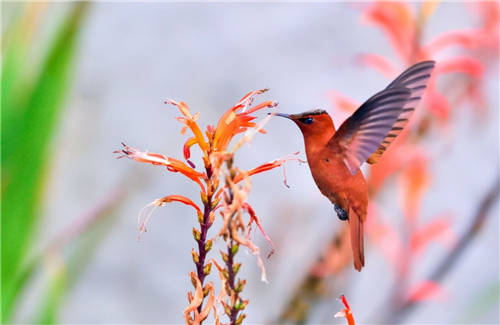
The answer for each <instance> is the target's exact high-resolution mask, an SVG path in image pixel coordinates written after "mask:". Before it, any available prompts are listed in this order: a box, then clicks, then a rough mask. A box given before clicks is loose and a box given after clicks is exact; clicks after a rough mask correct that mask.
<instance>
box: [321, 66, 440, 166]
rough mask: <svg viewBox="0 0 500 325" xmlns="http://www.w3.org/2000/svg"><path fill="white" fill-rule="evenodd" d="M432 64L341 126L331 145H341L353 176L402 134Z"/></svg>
mask: <svg viewBox="0 0 500 325" xmlns="http://www.w3.org/2000/svg"><path fill="white" fill-rule="evenodd" d="M433 67H434V62H433V61H425V62H421V63H418V64H416V65H414V66H412V67H410V68H409V69H408V70H406V71H405V72H403V73H402V74H401V75H400V76H399V77H398V78H396V79H395V80H394V81H393V82H391V83H390V84H389V86H388V87H387V88H386V89H384V90H382V91H381V92H379V93H377V94H375V95H374V96H372V97H370V98H369V99H368V100H367V101H366V102H365V103H363V105H361V106H360V107H359V108H358V109H357V110H356V111H355V112H354V114H352V115H351V116H350V117H349V118H348V119H347V120H345V121H344V123H342V125H341V126H340V128H339V129H338V131H337V132H336V133H335V135H334V136H333V137H332V139H331V140H330V142H329V145H332V146H336V145H339V146H340V148H341V149H342V154H343V156H344V162H345V164H346V166H347V167H348V169H349V171H350V172H351V174H353V175H354V174H356V172H357V170H358V168H359V167H360V166H361V164H363V162H365V161H366V160H367V159H369V162H370V163H374V162H376V161H377V160H378V158H379V157H380V156H381V155H382V153H384V151H385V149H386V148H387V147H388V146H389V145H390V144H391V143H392V141H393V140H394V138H395V137H396V136H397V135H398V134H399V133H400V132H401V130H402V129H403V127H404V126H405V125H406V123H407V122H408V118H409V116H410V115H411V114H412V113H413V110H414V107H415V105H416V104H417V103H418V101H419V100H420V96H421V94H422V92H423V91H424V90H425V87H426V84H427V81H428V79H429V77H430V72H431V71H432V68H433Z"/></svg>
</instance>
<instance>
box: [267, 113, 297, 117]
mask: <svg viewBox="0 0 500 325" xmlns="http://www.w3.org/2000/svg"><path fill="white" fill-rule="evenodd" d="M267 114H268V115H271V114H272V113H267ZM275 115H276V116H281V117H286V118H291V117H290V114H284V113H276V114H275Z"/></svg>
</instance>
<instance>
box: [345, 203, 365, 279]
mask: <svg viewBox="0 0 500 325" xmlns="http://www.w3.org/2000/svg"><path fill="white" fill-rule="evenodd" d="M349 228H350V229H351V246H352V255H353V258H354V268H356V270H358V271H361V269H362V268H363V266H365V249H364V245H363V221H361V216H358V215H357V213H356V212H355V211H354V210H353V209H352V208H349Z"/></svg>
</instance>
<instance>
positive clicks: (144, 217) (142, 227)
mask: <svg viewBox="0 0 500 325" xmlns="http://www.w3.org/2000/svg"><path fill="white" fill-rule="evenodd" d="M170 202H180V203H184V204H186V205H189V206H192V207H193V208H195V209H196V212H197V215H198V216H200V215H203V212H202V211H201V209H200V208H199V207H198V206H197V205H196V204H195V203H194V202H193V201H191V200H190V199H188V198H187V197H185V196H182V195H168V196H165V197H162V198H160V199H156V200H154V201H153V202H151V203H149V204H148V205H146V206H145V207H144V208H142V209H141V211H140V212H139V216H138V217H137V223H138V224H139V240H140V239H141V234H142V233H143V232H145V231H146V226H147V224H148V221H149V218H151V215H152V214H153V212H154V210H155V209H156V208H157V207H160V206H164V205H166V204H167V203H170Z"/></svg>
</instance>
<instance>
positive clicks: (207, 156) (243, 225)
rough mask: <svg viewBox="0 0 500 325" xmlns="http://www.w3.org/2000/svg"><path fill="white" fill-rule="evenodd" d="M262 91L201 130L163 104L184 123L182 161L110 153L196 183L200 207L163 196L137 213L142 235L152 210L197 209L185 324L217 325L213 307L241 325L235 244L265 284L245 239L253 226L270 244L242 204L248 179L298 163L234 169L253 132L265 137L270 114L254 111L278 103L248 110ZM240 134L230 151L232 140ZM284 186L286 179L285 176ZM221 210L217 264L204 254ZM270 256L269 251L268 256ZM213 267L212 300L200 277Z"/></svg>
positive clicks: (187, 114)
mask: <svg viewBox="0 0 500 325" xmlns="http://www.w3.org/2000/svg"><path fill="white" fill-rule="evenodd" d="M266 90H267V89H262V90H257V91H252V92H249V93H248V94H246V95H245V96H244V97H243V98H242V99H241V100H240V101H239V102H238V103H237V104H236V105H235V106H233V107H231V108H230V109H228V110H227V111H225V112H224V114H223V115H222V116H221V117H220V119H219V121H218V122H217V124H216V126H213V125H208V126H207V127H206V129H205V132H203V131H202V129H201V127H200V126H199V124H198V123H197V120H198V117H199V113H196V114H192V113H191V111H190V110H189V107H188V106H187V104H186V103H184V102H177V101H174V100H167V101H166V102H165V103H167V104H171V105H174V106H175V107H177V109H178V110H179V112H180V113H181V116H178V117H177V118H176V119H177V120H178V121H179V122H181V123H182V124H184V126H183V128H182V130H181V133H182V134H185V133H186V131H187V130H188V129H189V130H190V131H191V133H192V136H191V137H189V138H188V139H187V140H186V142H185V143H184V145H183V149H182V152H183V156H184V160H185V162H183V161H181V160H179V159H175V158H172V157H168V156H165V155H161V154H157V153H150V152H147V151H139V150H137V149H134V148H131V147H129V146H128V145H125V144H123V147H124V148H123V149H122V150H119V151H115V152H116V153H122V154H123V155H121V156H119V157H118V158H122V157H127V158H130V159H133V160H136V161H139V162H145V163H150V164H153V165H158V166H165V167H166V169H167V170H168V171H170V172H174V173H181V174H182V175H184V176H186V177H187V178H188V179H189V180H190V181H192V182H193V183H196V184H197V186H198V187H199V188H200V197H201V205H199V204H197V203H195V202H193V201H192V200H191V199H189V198H187V197H185V196H182V195H177V194H175V195H168V196H165V197H163V198H160V199H156V200H154V201H153V202H151V203H149V204H148V205H147V206H146V207H145V208H144V209H142V210H141V212H140V213H139V232H140V234H142V232H144V231H146V225H147V223H148V221H149V218H150V216H151V214H152V213H153V211H154V209H155V208H157V207H160V206H164V205H166V204H167V203H170V202H179V203H183V204H185V205H188V206H191V207H192V208H194V209H195V211H196V216H197V220H198V222H199V225H200V227H199V229H197V228H193V231H192V233H193V237H194V239H195V241H196V243H197V245H198V250H197V251H196V250H195V249H193V250H192V252H191V254H192V257H193V262H194V263H195V265H196V272H191V273H190V278H191V282H192V284H193V286H194V289H195V290H194V293H193V292H189V293H188V302H189V305H188V307H187V308H186V309H185V311H184V315H185V319H186V323H188V324H200V323H202V322H203V320H204V319H206V318H207V317H208V315H209V314H210V312H211V311H212V310H213V312H214V317H215V320H216V323H219V316H218V313H217V308H216V307H217V305H219V304H220V305H222V306H223V309H224V311H225V313H226V314H227V316H228V317H229V320H230V323H231V324H241V322H242V320H243V319H244V318H245V315H244V314H243V313H241V311H242V310H243V309H244V308H245V306H246V304H247V303H248V300H242V298H240V296H239V294H240V293H241V291H242V290H243V286H244V283H245V280H244V279H243V280H242V279H240V280H238V281H236V279H235V276H236V274H237V273H238V270H239V267H240V266H241V263H236V262H234V256H235V255H236V253H237V251H238V247H239V246H245V247H247V248H248V249H249V250H250V251H251V252H252V253H253V254H254V255H256V256H257V260H258V263H259V266H260V267H261V269H262V280H264V281H265V280H266V277H265V269H264V263H263V261H262V259H261V258H260V254H259V248H258V247H257V246H256V245H255V244H253V243H252V241H251V240H250V234H251V230H252V226H253V225H256V226H257V228H259V230H260V231H261V232H262V234H263V235H264V237H265V239H266V240H267V241H268V242H269V243H270V244H271V246H272V247H273V250H274V246H273V245H272V241H271V239H270V238H269V236H268V235H267V234H266V233H265V232H264V229H263V228H262V226H261V223H260V220H259V218H258V217H257V215H256V214H255V212H254V210H253V208H252V207H251V206H250V204H249V203H248V202H247V196H248V194H249V192H250V187H251V186H250V176H252V175H255V174H259V173H262V172H265V171H269V170H271V169H274V168H276V167H279V166H283V164H284V163H285V162H286V161H289V160H297V161H299V162H300V159H298V158H297V156H296V155H297V154H298V153H296V154H294V155H290V156H287V157H284V158H281V159H275V160H272V161H270V162H267V163H264V164H262V165H260V166H257V167H255V168H253V169H250V170H241V169H239V168H237V167H235V166H233V157H234V155H235V152H236V151H237V150H238V149H239V148H240V147H241V146H242V145H243V144H244V143H246V142H249V141H251V140H252V138H253V136H254V135H255V134H256V133H265V131H264V129H263V125H264V124H265V123H266V122H267V121H268V120H269V118H270V117H271V116H272V115H273V114H271V115H268V116H267V117H266V118H265V119H263V120H262V122H261V123H256V122H255V120H256V118H257V117H256V116H254V115H252V114H253V113H255V112H257V111H259V110H261V109H264V108H274V107H276V105H277V103H275V102H272V101H264V102H262V103H260V104H257V105H254V106H252V103H253V98H254V96H255V95H259V94H262V93H263V92H265V91H266ZM239 134H241V135H242V136H241V137H240V138H239V139H238V141H236V143H235V144H234V145H233V146H232V147H230V144H231V143H232V140H233V139H234V138H235V136H237V135H239ZM193 146H197V147H199V149H200V150H201V159H202V161H203V169H202V170H197V169H196V166H195V164H194V163H193V162H192V161H191V160H190V158H191V148H192V147H193ZM285 184H286V178H285ZM219 209H220V214H221V217H222V220H223V227H222V229H221V230H220V231H219V233H218V236H217V237H218V238H222V239H223V240H224V242H225V243H226V244H227V247H228V253H227V254H226V253H223V252H221V255H222V259H223V263H217V262H216V261H215V260H214V259H208V258H207V253H208V252H209V251H210V250H211V248H212V245H213V242H214V241H215V239H216V238H211V239H208V230H209V229H210V227H211V226H212V225H213V223H214V220H215V217H216V212H217V210H219ZM243 215H248V216H249V220H248V221H247V222H245V221H244V220H243ZM271 253H272V252H271ZM212 264H214V265H215V266H216V268H217V269H218V271H219V276H220V278H221V281H222V290H221V293H220V294H219V295H218V297H217V298H216V297H215V292H214V286H213V283H212V282H208V283H207V284H205V277H206V276H208V275H209V274H210V271H211V266H212Z"/></svg>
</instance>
